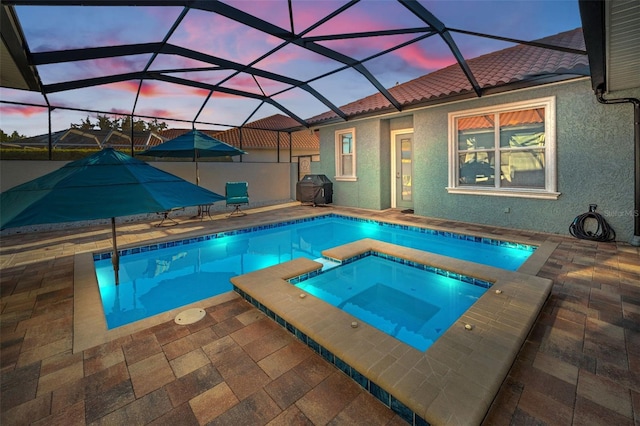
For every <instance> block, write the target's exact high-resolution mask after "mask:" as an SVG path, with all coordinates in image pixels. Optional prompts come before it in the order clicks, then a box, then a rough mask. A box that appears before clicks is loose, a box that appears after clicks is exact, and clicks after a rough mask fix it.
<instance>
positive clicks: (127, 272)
mask: <svg viewBox="0 0 640 426" xmlns="http://www.w3.org/2000/svg"><path fill="white" fill-rule="evenodd" d="M362 238H373V239H376V240H380V241H385V242H389V243H394V244H398V245H402V246H405V247H411V248H416V249H419V250H424V251H429V252H433V253H438V254H442V255H445V256H451V257H456V258H459V259H463V260H468V261H473V262H477V263H482V264H486V265H490V266H497V267H500V268H503V269H507V270H517V269H518V267H519V266H520V265H522V263H524V261H525V260H526V259H527V258H528V257H529V256H530V255H531V254H532V253H533V251H534V250H535V247H533V246H527V245H522V244H517V243H513V242H504V241H498V240H492V239H487V238H481V237H475V236H468V235H463V234H454V233H451V232H442V231H435V230H431V229H425V228H419V227H411V226H407V225H397V224H391V223H386V222H379V221H374V220H370V219H360V218H355V217H350V216H342V215H336V214H328V215H323V216H317V217H312V218H305V219H299V220H292V221H286V222H280V223H275V224H268V225H263V226H257V227H252V228H245V229H239V230H235V231H229V232H221V233H218V234H211V235H203V236H200V237H196V238H190V239H187V240H178V241H172V242H165V243H159V244H154V245H149V246H143V247H136V248H132V249H125V250H121V251H120V255H121V257H120V284H119V285H117V286H116V285H115V282H114V274H113V267H112V264H111V253H110V252H109V253H102V254H96V255H94V266H95V270H96V277H97V280H98V285H99V289H100V296H101V299H102V304H103V308H104V313H105V317H106V319H107V327H108V328H109V329H112V328H115V327H119V326H122V325H125V324H129V323H131V322H134V321H138V320H140V319H143V318H146V317H149V316H153V315H156V314H159V313H162V312H165V311H168V310H170V309H173V308H176V307H180V306H184V305H187V304H189V303H192V302H196V301H199V300H202V299H205V298H208V297H211V296H214V295H216V294H221V293H224V292H227V291H230V290H232V285H231V284H230V281H229V280H230V278H231V277H233V276H237V275H241V274H244V273H247V272H251V271H256V270H259V269H262V268H265V267H268V266H271V265H275V264H279V263H283V262H286V261H289V260H292V259H296V258H300V257H305V258H309V259H318V258H321V256H322V253H321V252H322V251H323V250H325V249H328V248H331V247H336V246H339V245H342V244H346V243H349V242H352V241H355V240H359V239H362Z"/></svg>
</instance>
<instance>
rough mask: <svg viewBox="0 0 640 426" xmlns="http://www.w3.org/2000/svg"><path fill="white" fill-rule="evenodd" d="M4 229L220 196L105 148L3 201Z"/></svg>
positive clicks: (207, 201) (129, 212)
mask: <svg viewBox="0 0 640 426" xmlns="http://www.w3.org/2000/svg"><path fill="white" fill-rule="evenodd" d="M1 197H2V198H1V203H0V208H1V210H0V211H1V212H2V215H1V218H0V229H5V228H12V227H16V226H24V225H36V224H44V223H61V222H75V221H81V220H93V219H106V218H111V217H119V216H129V215H134V214H140V213H153V212H162V211H167V210H171V209H175V208H180V207H188V206H195V205H200V204H212V203H214V202H216V201H220V200H224V197H223V196H222V195H219V194H216V193H215V192H211V191H209V190H207V189H205V188H200V187H198V186H195V185H193V184H192V183H189V182H187V181H185V180H183V179H181V178H179V177H177V176H174V175H172V174H170V173H167V172H164V171H162V170H159V169H156V168H155V167H153V166H151V165H150V164H147V163H145V162H144V161H140V160H137V159H135V158H132V157H129V156H128V155H126V154H123V153H121V152H118V151H115V150H113V149H112V148H105V149H103V150H102V151H99V152H97V153H95V154H93V155H90V156H88V157H85V158H83V159H81V160H78V161H73V162H71V163H69V164H67V165H65V166H64V167H62V168H60V169H58V170H56V171H54V172H51V173H49V174H46V175H44V176H41V177H39V178H37V179H34V180H32V181H30V182H26V183H24V184H22V185H18V186H16V187H13V188H11V189H9V190H8V191H5V192H3V193H2V195H1Z"/></svg>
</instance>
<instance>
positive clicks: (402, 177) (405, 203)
mask: <svg viewBox="0 0 640 426" xmlns="http://www.w3.org/2000/svg"><path fill="white" fill-rule="evenodd" d="M395 150H396V153H395V154H396V155H395V157H396V164H395V166H396V167H395V169H396V207H397V208H402V209H413V193H412V179H413V133H405V134H400V135H396V137H395Z"/></svg>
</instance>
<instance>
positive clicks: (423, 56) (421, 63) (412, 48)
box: [392, 44, 455, 70]
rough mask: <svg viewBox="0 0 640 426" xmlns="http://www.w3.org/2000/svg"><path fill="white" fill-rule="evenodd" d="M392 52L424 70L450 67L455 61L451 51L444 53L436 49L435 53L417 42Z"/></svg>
mask: <svg viewBox="0 0 640 426" xmlns="http://www.w3.org/2000/svg"><path fill="white" fill-rule="evenodd" d="M392 54H393V55H395V56H398V57H399V58H401V59H403V60H404V61H406V62H407V63H408V64H411V65H412V66H413V67H414V68H421V69H424V70H434V69H440V68H444V67H448V66H449V65H451V64H453V63H454V62H455V60H454V58H453V56H451V54H450V53H447V54H444V55H443V54H440V53H435V51H434V52H433V53H432V52H428V51H426V50H425V49H423V48H422V47H420V46H419V45H417V44H410V45H409V46H406V47H404V48H402V49H398V50H396V51H394V52H393V53H392Z"/></svg>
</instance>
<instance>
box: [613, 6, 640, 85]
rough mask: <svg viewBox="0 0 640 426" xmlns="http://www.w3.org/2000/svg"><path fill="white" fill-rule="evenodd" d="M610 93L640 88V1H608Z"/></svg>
mask: <svg viewBox="0 0 640 426" xmlns="http://www.w3.org/2000/svg"><path fill="white" fill-rule="evenodd" d="M605 5H606V11H605V13H606V26H607V27H606V32H607V58H606V60H607V91H610V92H612V91H616V90H625V89H633V88H638V87H640V1H639V0H611V1H606V2H605Z"/></svg>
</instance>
